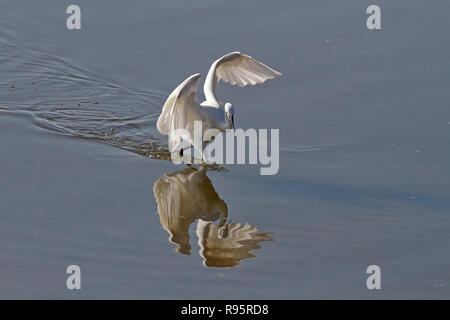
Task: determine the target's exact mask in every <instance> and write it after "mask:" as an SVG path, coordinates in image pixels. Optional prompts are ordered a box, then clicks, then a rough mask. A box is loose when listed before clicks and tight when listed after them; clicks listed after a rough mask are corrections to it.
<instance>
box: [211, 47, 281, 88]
mask: <svg viewBox="0 0 450 320" xmlns="http://www.w3.org/2000/svg"><path fill="white" fill-rule="evenodd" d="M215 75H216V77H217V80H216V81H215V85H216V86H217V84H218V82H219V80H222V81H224V82H227V83H229V84H231V85H236V84H237V85H238V86H240V87H245V86H246V85H248V84H250V85H255V84H257V83H263V82H265V81H266V80H268V79H273V78H275V77H276V76H281V73H280V72H278V71H276V70H274V69H272V68H270V67H268V66H266V65H265V64H264V63H262V62H259V61H258V60H256V59H253V58H252V57H250V56H248V55H246V54H243V53H240V52H231V53H228V54H226V55H224V56H223V57H222V58H220V59H219V60H217V61H216V63H215ZM214 89H215V88H214Z"/></svg>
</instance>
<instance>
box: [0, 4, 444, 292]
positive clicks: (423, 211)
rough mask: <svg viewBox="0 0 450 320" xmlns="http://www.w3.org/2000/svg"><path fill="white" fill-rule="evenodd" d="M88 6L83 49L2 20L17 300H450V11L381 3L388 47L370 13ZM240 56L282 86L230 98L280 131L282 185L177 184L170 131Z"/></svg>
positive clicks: (254, 124) (38, 12)
mask: <svg viewBox="0 0 450 320" xmlns="http://www.w3.org/2000/svg"><path fill="white" fill-rule="evenodd" d="M78 3H79V5H80V7H81V9H82V30H80V31H69V30H67V29H66V27H65V19H66V16H67V15H66V14H65V9H66V7H67V6H68V5H69V4H70V3H62V2H61V1H56V0H46V1H40V2H39V3H34V2H33V3H32V2H21V1H9V0H6V1H3V2H2V3H1V4H0V74H1V79H0V147H1V149H0V150H1V151H0V152H1V153H0V154H1V158H0V168H1V171H0V243H1V245H0V265H1V267H0V297H1V298H157V299H161V298H199V299H201V298H238V299H240V298H247V299H248V298H255V299H258V298H276V299H277V298H288V299H298V298H448V297H449V294H450V256H449V250H448V243H449V241H450V237H449V234H450V233H449V231H450V225H449V222H450V221H449V219H450V218H449V211H450V210H449V208H450V192H449V190H450V179H449V177H450V171H449V165H448V164H449V163H450V152H449V148H448V147H449V145H450V132H449V131H450V112H449V104H448V102H449V101H450V90H449V84H450V63H449V60H448V57H449V56H450V43H449V41H448V35H447V33H448V32H447V30H448V19H449V14H448V12H450V11H449V9H450V5H449V4H448V2H447V1H439V0H433V1H430V2H427V3H424V2H423V1H418V0H417V1H416V0H414V1H408V4H406V2H404V3H402V2H395V3H392V2H390V1H377V3H378V4H379V5H380V6H381V8H382V30H381V31H376V32H375V31H369V30H367V28H366V27H365V19H366V16H367V15H366V14H365V10H366V8H367V6H368V5H369V4H372V3H369V2H364V1H363V2H361V1H356V0H354V1H353V0H352V1H345V2H335V1H333V2H331V1H326V2H320V3H318V2H317V1H306V0H305V1H281V2H273V1H244V2H243V1H231V2H227V3H220V2H211V1H192V2H190V4H189V6H187V5H186V4H185V2H174V3H169V2H162V1H161V2H152V3H148V2H146V1H135V2H133V4H129V3H127V2H125V1H118V0H117V1H95V3H94V2H92V1H78ZM233 50H239V51H242V52H245V53H248V54H250V55H252V56H254V57H256V58H258V59H260V60H261V61H263V62H264V63H267V64H268V65H270V66H272V67H274V68H275V69H277V70H280V71H281V72H282V73H283V77H282V78H280V79H277V80H273V81H269V82H267V83H265V84H264V85H261V86H258V87H252V88H244V89H242V88H230V87H228V86H226V85H221V86H220V88H219V90H220V91H219V96H220V97H224V99H225V98H226V99H227V100H229V101H231V102H232V103H233V105H234V106H235V108H236V110H237V114H236V124H237V125H238V126H239V127H242V128H280V145H281V150H280V171H279V173H278V174H277V175H275V176H260V175H259V167H258V166H237V165H234V166H232V165H228V166H224V167H223V168H212V169H206V170H204V169H198V168H197V169H195V168H194V169H193V168H186V167H184V166H177V165H175V164H173V163H171V162H170V161H168V160H167V159H168V153H167V142H166V138H165V137H163V136H161V135H160V134H159V133H158V132H157V130H156V128H155V124H156V120H157V117H158V115H159V112H160V110H161V107H162V104H163V103H164V101H165V98H166V97H167V96H168V94H169V93H170V92H171V90H173V89H174V88H175V87H176V86H177V85H178V84H179V83H180V82H181V81H183V80H184V79H185V78H186V77H187V76H189V75H191V74H193V73H197V72H201V73H202V74H203V75H204V76H205V75H206V72H207V70H208V67H209V64H210V63H211V62H212V61H213V60H214V59H216V58H218V57H220V56H222V55H223V54H225V53H227V52H230V51H233ZM199 99H202V96H201V93H200V97H199ZM217 169H220V170H217ZM70 264H77V265H79V266H80V267H81V270H82V290H80V291H69V290H67V289H66V287H65V280H66V277H67V275H66V274H65V269H66V268H67V266H68V265H70ZM371 264H376V265H379V266H380V267H381V270H382V289H381V290H379V291H369V290H368V289H367V288H366V278H367V276H368V275H367V274H366V272H365V271H366V268H367V266H368V265H371Z"/></svg>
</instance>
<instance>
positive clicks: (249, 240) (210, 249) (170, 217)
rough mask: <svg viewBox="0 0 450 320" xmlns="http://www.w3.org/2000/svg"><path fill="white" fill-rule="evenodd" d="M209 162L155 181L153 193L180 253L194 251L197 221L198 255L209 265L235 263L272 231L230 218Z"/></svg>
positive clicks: (238, 262) (165, 225) (165, 228)
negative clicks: (193, 228) (192, 229)
mask: <svg viewBox="0 0 450 320" xmlns="http://www.w3.org/2000/svg"><path fill="white" fill-rule="evenodd" d="M209 170H211V167H209V166H201V167H200V168H195V167H192V166H191V167H187V168H185V169H183V170H180V171H177V172H173V173H169V174H165V175H164V176H163V177H161V178H159V179H158V180H156V181H155V183H154V185H153V193H154V197H155V199H156V202H157V206H158V214H159V219H160V222H161V226H162V227H163V229H164V230H165V231H167V232H168V233H169V241H170V242H171V243H173V244H175V245H176V249H175V251H176V252H178V253H180V254H187V255H189V254H191V250H192V246H191V240H190V234H189V228H190V226H191V224H192V223H194V222H197V228H196V236H197V239H198V246H199V248H200V249H199V255H200V256H201V257H202V259H203V265H205V266H207V267H234V266H237V265H239V264H240V262H241V261H242V260H244V259H248V258H253V257H255V255H254V254H253V253H252V252H251V251H252V250H256V249H258V248H260V245H259V243H260V242H263V241H272V240H273V237H272V234H271V233H268V232H261V231H259V230H258V228H257V227H256V226H253V225H250V224H249V223H237V222H231V218H230V217H229V213H228V206H227V204H226V202H225V201H224V200H223V199H221V198H220V197H219V195H218V194H217V192H216V190H215V189H214V186H213V184H212V182H211V180H210V179H209V178H208V176H207V172H208V171H209Z"/></svg>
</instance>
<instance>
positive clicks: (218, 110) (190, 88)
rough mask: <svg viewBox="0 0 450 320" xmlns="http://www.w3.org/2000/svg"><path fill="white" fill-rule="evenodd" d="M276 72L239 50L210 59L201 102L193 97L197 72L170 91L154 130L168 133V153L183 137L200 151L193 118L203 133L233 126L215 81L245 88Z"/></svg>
mask: <svg viewBox="0 0 450 320" xmlns="http://www.w3.org/2000/svg"><path fill="white" fill-rule="evenodd" d="M277 75H278V76H279V75H281V73H279V72H278V71H276V70H274V69H272V68H270V67H268V66H266V65H265V64H263V63H261V62H259V61H257V60H255V59H253V58H252V57H250V56H248V55H245V54H242V53H240V52H231V53H228V54H226V55H224V56H223V57H222V58H220V59H217V60H216V61H214V62H213V64H212V65H211V67H210V69H209V71H208V75H207V76H206V80H205V84H204V86H203V91H204V93H205V101H203V102H202V103H200V104H199V103H198V102H197V99H196V93H197V88H198V81H199V79H200V74H199V73H197V74H194V75H192V76H190V77H188V78H187V79H186V80H184V81H183V82H182V83H181V84H180V85H179V86H178V87H177V88H176V89H175V90H174V91H173V92H172V93H171V94H170V96H169V97H168V98H167V100H166V102H165V103H164V106H163V109H162V112H161V115H160V116H159V118H158V122H157V128H158V131H159V132H160V133H162V134H164V135H168V136H169V150H170V151H171V152H172V151H174V150H175V149H177V148H178V147H179V146H180V144H181V142H182V141H183V140H188V141H187V142H188V143H189V144H190V145H193V146H194V147H195V148H196V149H197V150H203V149H204V148H203V147H204V145H202V146H197V145H195V143H196V142H195V141H192V139H191V137H192V136H193V130H194V122H195V121H201V122H202V130H203V132H205V131H206V130H208V129H216V130H218V131H220V132H224V131H226V130H227V129H233V128H234V108H233V106H232V104H231V103H229V102H227V103H223V102H220V101H219V99H218V98H217V96H216V88H217V85H218V83H219V81H220V80H222V81H224V82H228V83H230V84H231V85H236V84H237V85H238V86H240V87H245V86H246V85H248V84H250V85H255V84H257V83H263V82H265V81H266V80H267V79H273V78H274V77H275V76H277ZM177 129H184V130H186V132H188V133H189V134H185V135H183V134H180V133H179V131H177ZM202 143H203V144H204V142H202ZM182 150H183V149H181V152H182Z"/></svg>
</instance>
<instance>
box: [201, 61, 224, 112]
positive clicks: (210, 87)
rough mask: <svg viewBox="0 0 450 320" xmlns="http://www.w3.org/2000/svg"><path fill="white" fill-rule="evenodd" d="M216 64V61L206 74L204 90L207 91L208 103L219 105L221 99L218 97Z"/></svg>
mask: <svg viewBox="0 0 450 320" xmlns="http://www.w3.org/2000/svg"><path fill="white" fill-rule="evenodd" d="M216 64H217V62H214V63H213V64H212V65H211V68H209V71H208V75H207V76H206V80H205V84H204V85H203V91H204V93H205V99H206V102H208V105H211V106H215V107H219V105H220V104H219V100H217V97H216V93H215V90H216V87H217V81H218V80H217V76H216Z"/></svg>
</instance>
